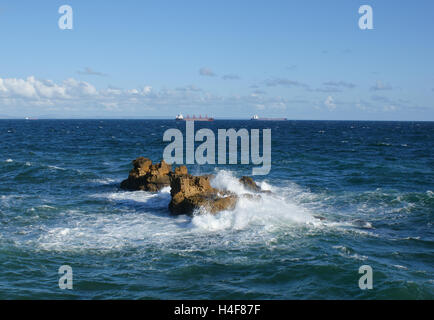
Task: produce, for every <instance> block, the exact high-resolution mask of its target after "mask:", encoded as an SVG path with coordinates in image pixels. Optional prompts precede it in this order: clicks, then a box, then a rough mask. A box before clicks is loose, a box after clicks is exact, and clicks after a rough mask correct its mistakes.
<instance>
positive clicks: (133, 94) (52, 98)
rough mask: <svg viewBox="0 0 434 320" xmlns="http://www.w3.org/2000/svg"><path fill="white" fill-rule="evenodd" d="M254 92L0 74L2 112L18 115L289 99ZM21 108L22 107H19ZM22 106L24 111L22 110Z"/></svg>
mask: <svg viewBox="0 0 434 320" xmlns="http://www.w3.org/2000/svg"><path fill="white" fill-rule="evenodd" d="M260 93H262V92H257V93H254V94H247V95H216V94H213V93H210V92H207V91H204V90H202V89H200V88H198V87H196V86H194V85H188V86H183V87H177V88H175V89H160V90H154V89H153V88H152V87H151V86H143V87H141V88H128V89H120V88H114V87H111V86H110V87H108V88H103V89H97V88H96V87H95V86H94V85H93V84H91V83H89V82H85V81H79V80H76V79H74V78H69V79H66V80H64V81H61V82H53V81H50V80H39V79H36V78H35V77H28V78H26V79H14V78H11V79H3V78H0V108H2V111H3V112H6V113H9V114H13V115H20V114H21V113H23V112H25V113H27V112H32V113H33V111H34V112H36V113H38V114H53V113H56V114H62V115H66V114H72V113H74V114H80V115H88V114H99V115H100V114H101V112H102V111H110V112H113V113H115V112H118V113H119V114H122V115H123V116H124V115H126V114H128V115H134V114H136V113H137V112H143V111H149V110H158V111H157V112H158V114H159V115H162V114H170V113H172V109H173V108H174V107H175V106H176V107H177V109H179V108H183V109H185V110H186V111H185V112H187V111H188V110H192V109H196V110H197V109H198V108H204V109H206V108H209V107H212V108H215V107H221V108H222V109H225V108H239V110H245V108H246V107H252V108H254V107H257V106H258V105H260V106H262V107H263V108H264V109H267V108H268V109H280V110H284V109H286V108H287V106H289V105H291V101H290V100H288V99H285V98H282V97H279V96H277V97H276V96H274V97H273V96H267V95H264V94H260ZM20 110H21V111H20ZM23 110H24V111H23Z"/></svg>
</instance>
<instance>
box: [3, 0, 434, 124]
mask: <svg viewBox="0 0 434 320" xmlns="http://www.w3.org/2000/svg"><path fill="white" fill-rule="evenodd" d="M64 4H68V5H70V6H71V7H72V9H73V30H60V29H59V27H58V19H59V18H60V16H61V14H59V13H58V9H59V7H60V6H61V5H64ZM364 4H368V5H371V6H372V8H373V16H374V30H360V29H359V27H358V20H359V17H360V15H359V13H358V9H359V7H360V6H361V5H364ZM433 16H434V2H433V1H428V0H426V1H423V0H419V1H399V2H397V1H385V0H383V1H376V0H364V1H352V0H327V1H320V0H315V1H313V0H303V1H301V0H297V1H290V0H285V1H273V0H270V1H265V0H264V1H262V0H261V1H252V0H250V1H247V0H235V1H234V0H232V1H224V0H219V1H217V0H208V1H203V0H202V1H162V0H159V1H131V0H126V1H122V2H120V1H117V2H115V1H96V0H95V1H81V0H70V1H50V0H45V1H38V2H37V1H30V0H29V1H22V0H16V1H2V2H0V43H1V47H0V117H6V116H9V117H24V116H34V117H49V118H70V117H74V118H75V117H81V118H95V117H96V118H108V117H114V118H118V117H173V116H175V115H176V114H177V113H178V112H182V113H184V114H208V115H213V116H215V117H220V118H250V117H251V116H252V115H253V114H259V115H260V116H285V117H288V118H290V119H336V120H344V119H354V120H431V121H432V120H434V62H433V61H434V59H433V57H434V41H432V38H433V33H434V32H433V31H434V19H433Z"/></svg>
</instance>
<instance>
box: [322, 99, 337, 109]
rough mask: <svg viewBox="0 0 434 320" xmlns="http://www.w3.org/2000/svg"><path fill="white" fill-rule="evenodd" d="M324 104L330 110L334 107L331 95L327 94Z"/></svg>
mask: <svg viewBox="0 0 434 320" xmlns="http://www.w3.org/2000/svg"><path fill="white" fill-rule="evenodd" d="M324 105H325V106H326V107H327V108H328V109H329V110H330V111H332V110H334V109H336V104H335V102H334V99H333V97H332V96H328V97H327V98H326V99H325V101H324Z"/></svg>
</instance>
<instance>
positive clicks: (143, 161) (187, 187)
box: [121, 157, 260, 214]
mask: <svg viewBox="0 0 434 320" xmlns="http://www.w3.org/2000/svg"><path fill="white" fill-rule="evenodd" d="M213 177H214V176H213V175H203V176H193V175H191V174H189V173H188V170H187V167H185V166H180V167H177V168H175V170H174V171H172V167H171V166H170V165H168V164H167V163H166V162H164V160H163V161H161V162H160V163H157V164H152V161H151V160H150V159H148V158H144V157H140V158H137V159H136V160H134V161H133V169H132V170H131V171H130V173H129V176H128V179H126V180H124V181H122V183H121V188H122V189H125V190H130V191H136V190H144V191H151V192H156V191H159V190H161V189H162V188H164V187H166V186H170V188H171V190H170V194H171V196H172V199H171V201H170V203H169V210H170V212H171V213H172V214H192V213H193V212H194V211H195V210H198V209H200V210H203V211H205V212H209V213H212V214H214V213H217V212H219V211H222V210H231V209H234V208H235V205H236V204H237V201H238V196H237V195H235V194H233V193H231V192H228V191H226V190H219V189H215V188H213V187H211V184H210V181H211V179H212V178H213ZM242 179H243V181H246V182H245V184H246V185H249V188H253V189H255V188H254V186H256V184H255V182H254V181H253V179H251V178H248V177H243V178H242ZM249 179H250V180H249ZM256 188H257V189H259V190H260V188H259V187H257V186H256ZM255 190H256V189H255ZM200 210H199V212H200Z"/></svg>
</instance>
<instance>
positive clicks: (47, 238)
mask: <svg viewBox="0 0 434 320" xmlns="http://www.w3.org/2000/svg"><path fill="white" fill-rule="evenodd" d="M173 127H179V128H180V129H181V130H184V123H177V122H175V121H170V120H101V121H100V120H38V121H19V120H1V121H0V138H1V139H0V298H2V299H17V298H25V299H48V298H52V299H62V298H72V299H107V298H114V299H120V298H123V299H147V298H158V299H292V298H295V299H311V298H314V299H335V298H342V299H402V298H409V299H422V298H423V299H433V298H434V268H433V265H434V256H433V252H434V234H433V227H432V224H433V220H434V219H433V217H434V174H433V168H434V157H433V150H434V123H432V122H350V121H348V122H345V121H344V122H333V121H287V122H252V121H215V122H212V123H201V124H199V123H197V124H196V128H201V127H209V128H211V129H214V130H216V129H217V128H235V129H238V128H242V127H244V128H248V129H251V128H271V129H272V168H271V172H270V174H269V175H267V176H262V177H257V178H256V180H257V181H258V183H260V184H261V186H262V187H264V188H266V189H269V190H271V191H272V193H271V194H269V195H264V196H263V198H262V200H261V201H260V202H259V203H258V202H256V201H252V200H247V199H244V200H241V201H240V202H239V204H238V206H237V208H236V209H235V210H234V211H232V212H222V213H220V214H218V215H217V216H209V215H204V216H195V217H193V218H191V217H187V216H179V217H172V216H170V214H169V212H168V209H167V205H168V202H169V201H170V194H169V190H168V189H167V188H166V189H164V190H162V191H161V192H159V193H156V194H152V193H146V192H141V191H140V192H125V191H122V190H120V189H119V188H118V186H119V183H120V182H121V180H122V179H124V178H126V177H127V175H128V172H129V170H130V169H131V160H132V159H134V158H136V157H138V156H142V155H143V156H147V157H149V158H151V159H152V160H154V161H159V160H160V159H161V157H162V154H163V149H164V147H165V146H166V145H167V143H164V142H163V141H162V137H163V132H164V131H165V130H166V129H169V128H173ZM251 169H252V166H250V165H231V166H194V165H192V166H189V170H190V172H191V173H193V174H202V173H209V172H212V173H215V174H216V179H215V181H213V184H214V185H215V186H224V187H227V188H229V189H231V190H232V191H234V192H237V193H243V192H244V191H243V190H242V188H241V186H239V185H238V184H237V182H236V177H240V176H241V175H249V174H250V173H251ZM317 215H320V216H323V217H325V218H326V220H324V221H318V220H317V219H315V218H314V216H317ZM65 264H66V265H70V266H71V267H72V268H73V281H74V282H73V290H60V289H59V287H58V279H59V275H58V268H59V267H60V266H61V265H65ZM362 265H370V266H371V267H372V269H373V274H374V279H373V281H374V288H373V289H372V290H365V291H362V290H360V289H359V286H358V280H359V277H360V276H361V275H360V274H359V273H358V269H359V267H360V266H362Z"/></svg>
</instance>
